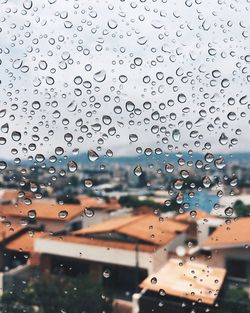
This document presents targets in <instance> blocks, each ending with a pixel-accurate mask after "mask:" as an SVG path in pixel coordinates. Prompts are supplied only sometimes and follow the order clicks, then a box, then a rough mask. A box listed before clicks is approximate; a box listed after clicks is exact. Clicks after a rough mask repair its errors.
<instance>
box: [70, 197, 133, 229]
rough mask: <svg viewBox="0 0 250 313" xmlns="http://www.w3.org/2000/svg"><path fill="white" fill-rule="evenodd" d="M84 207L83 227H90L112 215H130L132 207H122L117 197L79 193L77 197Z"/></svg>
mask: <svg viewBox="0 0 250 313" xmlns="http://www.w3.org/2000/svg"><path fill="white" fill-rule="evenodd" d="M76 199H77V200H79V201H80V203H81V205H82V207H83V209H84V213H85V214H84V218H83V220H82V227H84V228H85V227H89V226H91V225H94V224H98V223H101V222H103V221H106V220H108V219H110V218H112V217H119V216H128V215H130V213H131V209H129V208H122V206H121V205H120V203H119V202H118V201H117V199H115V198H101V197H100V198H98V197H89V196H85V195H79V196H77V197H76Z"/></svg>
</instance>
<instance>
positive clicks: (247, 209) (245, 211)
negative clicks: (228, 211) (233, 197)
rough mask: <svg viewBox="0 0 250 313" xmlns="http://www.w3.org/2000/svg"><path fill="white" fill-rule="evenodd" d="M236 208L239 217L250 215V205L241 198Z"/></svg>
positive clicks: (235, 205) (236, 203)
mask: <svg viewBox="0 0 250 313" xmlns="http://www.w3.org/2000/svg"><path fill="white" fill-rule="evenodd" d="M234 209H235V212H236V214H237V216H239V217H246V216H250V205H246V204H244V203H243V202H242V201H241V200H237V201H236V202H235V204H234Z"/></svg>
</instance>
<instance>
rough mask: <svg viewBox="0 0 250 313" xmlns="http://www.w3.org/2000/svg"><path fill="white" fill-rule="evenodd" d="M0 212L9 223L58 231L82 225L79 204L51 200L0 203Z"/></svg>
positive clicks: (81, 211) (77, 227) (81, 213)
mask: <svg viewBox="0 0 250 313" xmlns="http://www.w3.org/2000/svg"><path fill="white" fill-rule="evenodd" d="M0 214H1V216H5V218H6V220H8V221H9V222H10V223H15V224H22V225H28V226H29V227H33V228H42V229H44V230H46V231H51V232H59V231H63V230H70V229H79V228H81V226H82V215H83V208H82V206H81V205H80V204H63V205H61V204H58V203H57V202H54V201H52V200H48V199H44V200H33V201H32V202H31V204H25V203H24V202H21V203H15V204H12V203H10V204H6V205H0Z"/></svg>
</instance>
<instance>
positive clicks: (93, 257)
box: [34, 238, 154, 273]
mask: <svg viewBox="0 0 250 313" xmlns="http://www.w3.org/2000/svg"><path fill="white" fill-rule="evenodd" d="M34 250H35V252H39V253H46V254H51V255H58V256H64V257H69V258H76V259H82V260H87V261H94V262H102V263H107V264H114V265H122V266H131V267H134V266H135V265H136V252H135V251H129V250H124V249H114V248H110V249H107V247H105V246H103V247H100V246H94V245H93V246H91V245H86V244H78V243H71V242H65V241H61V242H60V241H58V240H49V239H42V238H41V239H37V240H36V241H35V245H34ZM153 258H154V255H153V254H152V253H146V252H138V260H139V267H140V268H143V269H147V270H148V272H149V273H151V272H152V271H153V263H154V262H153Z"/></svg>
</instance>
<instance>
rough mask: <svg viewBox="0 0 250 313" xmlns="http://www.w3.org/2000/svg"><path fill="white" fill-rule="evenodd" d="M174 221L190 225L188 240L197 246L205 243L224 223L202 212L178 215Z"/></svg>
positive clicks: (188, 212) (196, 211)
mask: <svg viewBox="0 0 250 313" xmlns="http://www.w3.org/2000/svg"><path fill="white" fill-rule="evenodd" d="M174 219H175V220H176V221H178V222H181V223H184V224H186V225H189V227H188V230H187V239H188V240H189V241H191V242H193V243H195V244H200V243H201V242H202V241H204V240H205V239H206V238H207V237H208V236H209V235H210V234H211V233H212V232H213V231H214V230H215V229H216V228H217V227H218V226H219V225H221V223H222V219H221V218H219V217H217V216H215V215H210V214H208V213H206V212H203V211H201V210H195V211H187V212H185V213H182V214H177V215H176V216H175V217H174Z"/></svg>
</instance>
